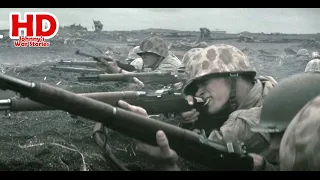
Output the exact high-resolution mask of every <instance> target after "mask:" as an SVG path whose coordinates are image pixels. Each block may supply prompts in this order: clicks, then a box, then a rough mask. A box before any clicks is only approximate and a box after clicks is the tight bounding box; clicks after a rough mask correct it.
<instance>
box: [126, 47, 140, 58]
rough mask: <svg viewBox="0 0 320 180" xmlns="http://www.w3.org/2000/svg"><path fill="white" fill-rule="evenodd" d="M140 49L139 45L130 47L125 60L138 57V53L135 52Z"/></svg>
mask: <svg viewBox="0 0 320 180" xmlns="http://www.w3.org/2000/svg"><path fill="white" fill-rule="evenodd" d="M139 50H140V46H136V47H134V48H132V49H131V50H130V51H129V54H128V58H127V59H126V60H127V61H130V60H131V61H132V60H135V59H137V58H140V57H139V55H138V54H137V52H138V51H139Z"/></svg>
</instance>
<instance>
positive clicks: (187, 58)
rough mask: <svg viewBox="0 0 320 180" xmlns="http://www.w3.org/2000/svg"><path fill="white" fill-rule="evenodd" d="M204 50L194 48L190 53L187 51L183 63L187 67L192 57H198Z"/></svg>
mask: <svg viewBox="0 0 320 180" xmlns="http://www.w3.org/2000/svg"><path fill="white" fill-rule="evenodd" d="M202 49H203V48H192V49H190V50H189V51H187V52H186V53H185V54H184V56H183V58H182V60H181V63H182V64H183V65H184V66H185V65H186V64H187V63H188V62H190V59H191V58H192V56H194V55H196V53H197V52H199V51H201V50H202Z"/></svg>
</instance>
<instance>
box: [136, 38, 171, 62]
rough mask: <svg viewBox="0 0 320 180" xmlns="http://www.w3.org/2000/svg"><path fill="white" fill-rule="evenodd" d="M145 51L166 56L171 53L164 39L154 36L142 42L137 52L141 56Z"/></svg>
mask: <svg viewBox="0 0 320 180" xmlns="http://www.w3.org/2000/svg"><path fill="white" fill-rule="evenodd" d="M143 53H153V54H157V55H159V56H161V57H164V58H165V57H167V56H168V55H169V49H168V46H167V44H166V43H165V42H164V40H163V39H161V38H159V37H157V36H153V37H148V38H145V39H144V40H142V42H141V43H140V49H139V51H138V52H137V54H138V55H139V56H141V54H143Z"/></svg>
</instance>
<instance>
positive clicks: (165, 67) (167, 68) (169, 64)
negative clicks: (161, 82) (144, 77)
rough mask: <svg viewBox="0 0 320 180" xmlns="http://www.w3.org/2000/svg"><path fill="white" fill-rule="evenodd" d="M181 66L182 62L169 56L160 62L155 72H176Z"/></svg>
mask: <svg viewBox="0 0 320 180" xmlns="http://www.w3.org/2000/svg"><path fill="white" fill-rule="evenodd" d="M180 66H181V61H180V60H179V59H178V58H177V57H176V56H172V55H169V56H167V57H166V58H164V59H163V60H162V61H161V62H160V64H159V65H158V67H157V68H156V69H154V71H161V72H176V71H177V70H178V68H179V67H180Z"/></svg>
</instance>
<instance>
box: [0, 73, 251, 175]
mask: <svg viewBox="0 0 320 180" xmlns="http://www.w3.org/2000/svg"><path fill="white" fill-rule="evenodd" d="M0 89H3V90H12V91H15V92H18V93H20V94H21V95H22V96H25V97H28V98H29V99H31V100H33V101H36V102H38V103H42V104H44V105H47V106H51V107H53V108H56V109H59V110H63V111H66V112H69V113H70V114H74V115H77V116H81V117H83V118H86V119H88V120H92V121H95V122H99V123H102V124H104V125H105V126H106V127H108V128H110V129H112V130H115V131H118V132H120V133H122V134H124V135H127V136H130V137H132V138H135V139H137V140H140V141H142V142H144V143H147V144H150V145H156V144H157V143H156V138H155V134H156V132H157V131H159V130H162V131H164V132H165V134H166V135H167V137H168V140H169V142H170V146H171V148H172V149H173V150H175V151H176V152H177V154H178V155H180V156H181V157H182V158H184V159H186V160H189V161H192V162H195V163H199V164H202V165H206V166H208V167H211V168H213V169H218V170H251V169H252V165H253V159H252V158H251V157H250V156H248V155H246V152H245V151H241V150H242V149H241V147H239V146H235V143H228V144H227V147H228V148H227V147H225V146H222V145H219V144H216V143H214V142H212V141H210V140H209V139H207V138H206V137H204V136H201V135H199V134H196V133H194V132H192V131H189V130H186V129H182V128H180V127H177V126H174V125H171V124H168V123H164V122H161V121H157V120H155V119H152V118H149V117H146V116H143V115H140V114H136V113H133V112H130V111H127V110H124V109H121V108H118V107H114V106H111V105H109V104H107V103H103V102H100V101H97V100H95V99H92V98H89V97H85V96H81V95H78V94H75V93H72V92H70V91H67V90H64V89H61V88H57V87H54V86H50V85H47V84H44V83H34V82H28V81H24V80H21V79H17V78H14V77H10V76H7V75H4V74H0ZM236 147H239V148H236ZM237 149H238V150H239V151H237Z"/></svg>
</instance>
